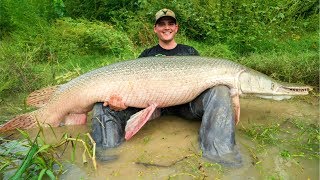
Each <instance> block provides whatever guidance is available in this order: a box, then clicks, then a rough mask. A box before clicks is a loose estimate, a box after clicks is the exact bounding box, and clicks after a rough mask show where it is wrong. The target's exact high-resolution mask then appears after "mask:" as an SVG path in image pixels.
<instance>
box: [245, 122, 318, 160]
mask: <svg viewBox="0 0 320 180" xmlns="http://www.w3.org/2000/svg"><path fill="white" fill-rule="evenodd" d="M241 131H242V132H244V134H245V135H246V136H247V137H250V138H251V140H252V141H253V142H256V143H257V144H258V147H261V148H259V149H258V152H259V151H260V152H261V151H262V150H263V149H265V148H266V147H268V146H270V145H272V146H276V147H277V148H278V149H279V151H280V153H279V155H280V156H281V157H283V158H299V157H301V158H306V159H314V158H315V159H319V158H320V154H319V152H320V148H319V147H320V136H319V125H318V124H307V123H305V122H303V121H302V120H299V119H286V120H285V121H284V122H283V123H281V124H271V125H268V126H266V125H253V126H252V127H250V128H242V129H241Z"/></svg>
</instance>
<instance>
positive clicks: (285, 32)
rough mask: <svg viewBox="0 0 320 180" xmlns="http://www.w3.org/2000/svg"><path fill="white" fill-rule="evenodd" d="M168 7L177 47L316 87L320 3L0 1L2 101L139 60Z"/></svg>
mask: <svg viewBox="0 0 320 180" xmlns="http://www.w3.org/2000/svg"><path fill="white" fill-rule="evenodd" d="M163 7H167V8H170V9H172V10H174V11H175V12H176V14H177V18H178V22H179V24H180V32H179V36H178V40H179V43H186V44H189V45H192V46H194V47H196V48H197V49H198V50H199V51H200V53H201V54H202V55H203V56H212V57H222V58H228V59H232V60H237V61H240V63H243V64H245V65H247V66H250V67H253V68H255V69H257V70H259V71H262V72H264V73H266V74H268V75H271V76H273V77H275V78H276V79H279V80H284V81H290V82H299V83H305V84H309V85H313V86H316V87H318V84H319V73H318V68H317V67H319V61H318V59H319V55H318V49H319V41H318V40H317V39H318V33H319V28H318V19H319V13H318V11H319V6H318V1H315V0H307V1H295V0H291V1H286V0H280V1H263V2H257V1H253V0H241V1H224V0H214V1H202V0H193V1H191V2H190V1H188V3H186V2H184V1H179V2H178V1H168V2H160V1H155V0H149V1H147V0H139V1H132V0H121V1H113V0H95V1H81V0H76V1H69V0H65V1H62V0H53V1H51V0H47V1H45V2H44V3H42V1H41V2H40V1H39V0H35V1H32V2H29V1H26V0H23V1H21V2H20V1H19V2H16V1H9V0H3V1H1V3H0V10H1V16H0V19H1V23H0V30H1V32H0V39H1V44H0V71H1V74H2V76H1V79H0V82H1V85H2V86H1V88H0V96H2V97H3V96H6V95H7V94H8V93H11V92H30V91H32V90H34V89H37V88H39V87H43V86H47V85H51V84H57V83H58V82H57V81H56V80H55V77H56V76H61V75H62V74H64V73H66V72H68V71H72V70H73V69H75V68H77V66H80V68H81V69H82V70H83V71H82V72H81V73H84V72H86V71H88V70H91V69H93V68H96V67H99V66H102V65H104V64H108V63H110V62H113V61H115V60H124V59H131V58H136V57H137V56H138V54H139V53H140V52H141V51H142V50H143V49H144V48H146V47H150V46H151V45H154V44H155V43H156V37H155V36H154V34H153V31H152V26H153V23H154V22H153V20H154V14H155V12H156V11H158V10H159V9H161V8H163ZM101 57H108V59H110V61H109V62H104V61H105V60H101ZM97 59H98V60H97ZM87 63H89V66H88V65H87Z"/></svg>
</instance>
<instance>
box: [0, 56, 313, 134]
mask: <svg viewBox="0 0 320 180" xmlns="http://www.w3.org/2000/svg"><path fill="white" fill-rule="evenodd" d="M216 85H225V86H227V87H229V89H230V94H231V97H232V100H233V105H234V111H235V116H236V118H235V119H236V122H238V121H239V119H240V103H239V96H240V95H245V94H253V95H256V96H260V97H263V98H274V99H277V100H279V99H282V98H289V97H291V96H295V95H306V94H308V92H309V91H310V90H312V88H311V87H309V86H297V85H293V84H287V83H281V82H277V81H275V80H273V79H272V78H270V77H268V76H266V75H264V74H262V73H260V72H257V71H255V70H253V69H250V68H247V67H245V66H243V65H240V64H237V63H235V62H232V61H229V60H224V59H213V58H207V57H200V56H176V57H145V58H139V59H135V60H129V61H123V62H118V63H115V64H111V65H108V66H105V67H102V68H99V69H96V70H93V71H90V72H88V73H85V74H83V75H81V76H79V77H77V78H75V79H73V80H71V81H69V82H67V83H65V84H63V85H59V86H55V87H50V88H44V89H42V90H39V91H35V92H34V93H32V95H31V96H30V97H29V98H28V99H27V103H28V104H30V105H35V106H39V107H40V108H39V109H38V110H35V111H33V112H30V113H26V114H22V115H20V116H17V117H15V118H13V119H12V120H10V121H8V122H7V123H5V124H3V125H2V126H1V127H0V132H5V131H8V130H13V129H15V128H22V129H26V128H30V127H35V126H37V124H38V125H50V126H53V127H55V126H59V125H60V123H61V122H64V124H66V125H71V124H84V123H86V117H87V113H88V112H89V111H91V110H92V107H93V105H94V104H95V103H96V102H104V105H106V106H107V105H109V106H110V107H111V108H113V109H115V110H122V109H125V108H127V107H137V108H145V109H143V110H142V111H140V112H138V113H137V114H135V115H133V116H131V118H130V120H129V121H128V123H127V126H126V139H129V138H130V137H131V136H132V135H133V134H135V133H136V132H137V131H138V130H139V129H140V128H141V127H142V125H143V124H144V123H146V122H147V121H148V120H149V118H150V116H151V115H152V113H153V112H154V110H155V109H156V108H162V107H168V106H174V105H179V104H184V103H187V102H190V101H192V100H193V99H194V98H195V97H197V96H198V95H199V94H200V93H202V92H203V91H205V90H206V89H208V88H211V87H214V86H216Z"/></svg>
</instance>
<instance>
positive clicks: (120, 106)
mask: <svg viewBox="0 0 320 180" xmlns="http://www.w3.org/2000/svg"><path fill="white" fill-rule="evenodd" d="M103 106H109V107H110V109H112V110H115V111H122V110H125V109H127V108H128V106H126V105H125V103H124V102H123V101H122V98H121V97H120V96H118V95H112V96H110V99H109V101H105V102H104V103H103Z"/></svg>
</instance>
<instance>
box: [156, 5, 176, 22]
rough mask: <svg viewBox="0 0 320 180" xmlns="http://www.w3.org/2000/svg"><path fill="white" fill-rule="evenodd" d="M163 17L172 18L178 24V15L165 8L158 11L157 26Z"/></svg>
mask: <svg viewBox="0 0 320 180" xmlns="http://www.w3.org/2000/svg"><path fill="white" fill-rule="evenodd" d="M162 17H171V18H173V19H174V21H175V22H177V19H176V15H175V14H174V12H173V11H171V10H170V9H167V8H164V9H161V10H160V11H158V12H157V13H156V21H155V24H157V22H158V20H159V19H160V18H162Z"/></svg>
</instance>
